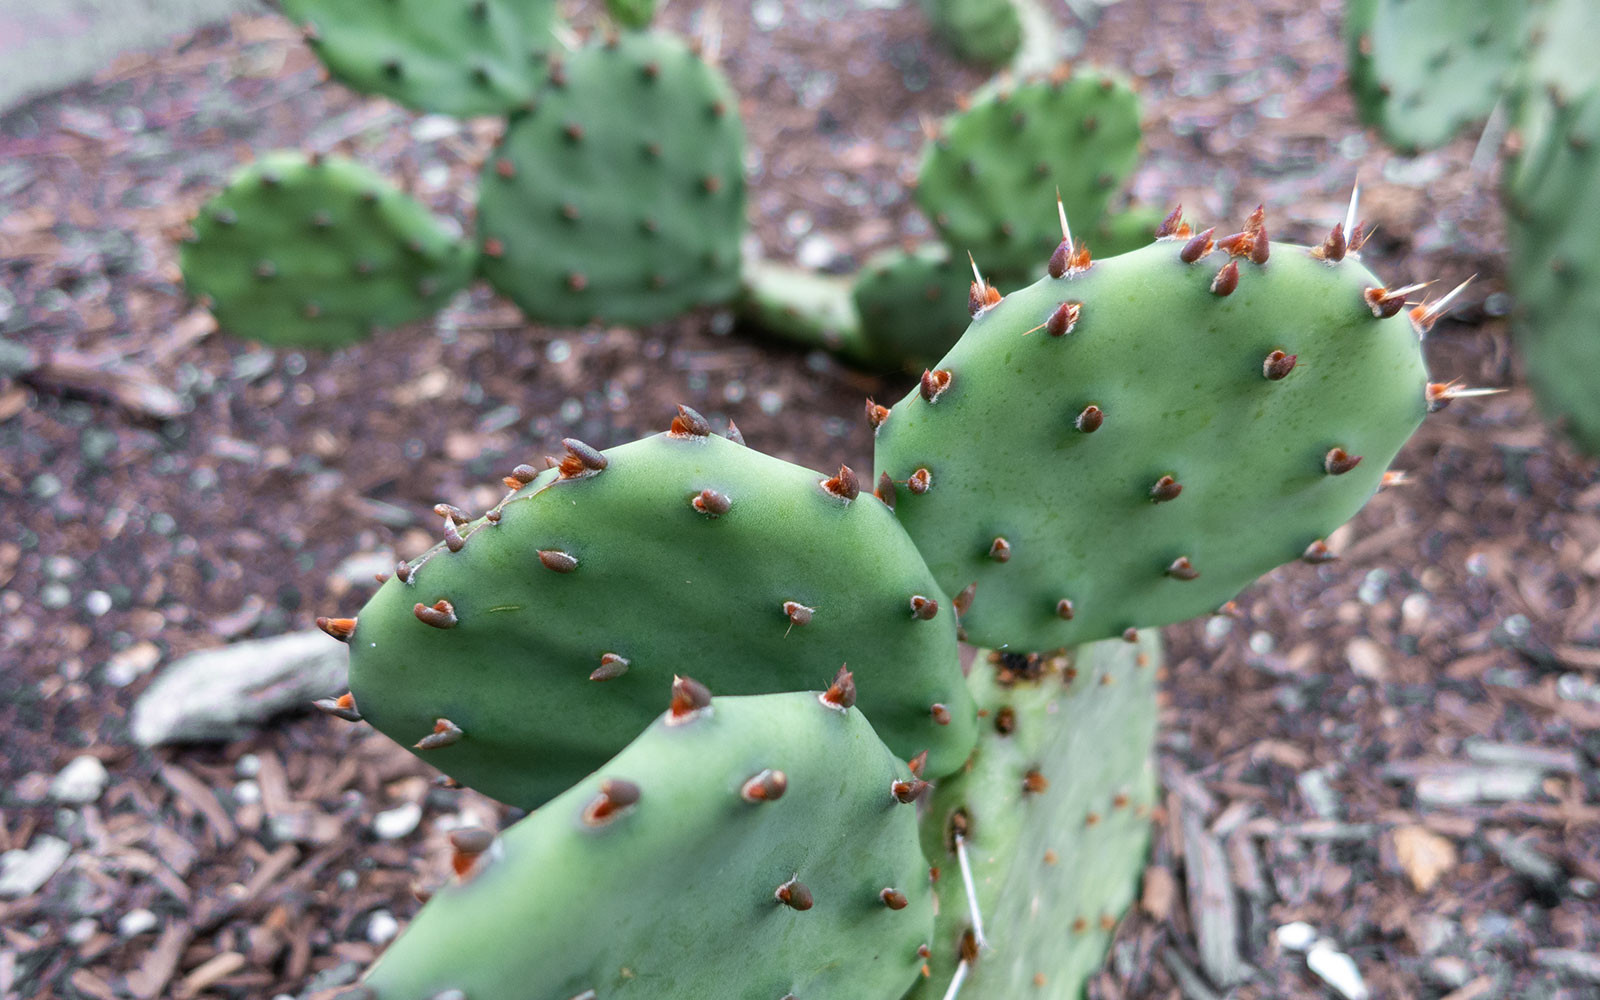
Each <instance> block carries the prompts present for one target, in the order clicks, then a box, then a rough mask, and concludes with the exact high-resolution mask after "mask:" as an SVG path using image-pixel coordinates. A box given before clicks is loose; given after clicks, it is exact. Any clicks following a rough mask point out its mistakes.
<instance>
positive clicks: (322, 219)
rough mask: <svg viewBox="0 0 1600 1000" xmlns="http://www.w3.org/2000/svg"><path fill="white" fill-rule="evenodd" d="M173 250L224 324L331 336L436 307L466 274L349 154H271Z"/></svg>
mask: <svg viewBox="0 0 1600 1000" xmlns="http://www.w3.org/2000/svg"><path fill="white" fill-rule="evenodd" d="M180 260H181V266H182V268H183V273H184V277H185V279H186V280H187V281H188V283H189V288H190V290H191V291H192V292H194V293H195V294H197V295H204V296H207V297H208V298H210V299H211V302H212V311H213V312H214V313H215V314H216V316H217V321H218V323H220V324H221V325H222V326H224V327H226V328H227V329H229V330H232V331H233V332H235V333H237V334H239V335H241V336H245V337H250V338H252V339H254V340H259V341H262V342H264V343H268V344H293V345H309V346H315V347H338V346H340V345H342V344H347V343H350V342H352V341H356V340H360V339H363V338H365V337H367V336H369V335H370V334H371V333H372V332H373V331H374V330H375V329H377V328H381V327H389V326H396V325H399V324H401V323H407V322H411V321H413V320H416V319H420V318H422V317H424V316H427V315H430V314H431V313H433V312H436V311H437V310H439V309H440V308H442V307H443V306H444V304H445V303H446V302H447V301H449V299H450V297H451V296H452V295H454V294H455V293H456V292H458V291H460V290H461V289H462V288H464V287H466V285H467V283H468V282H469V281H470V280H471V277H472V271H473V267H474V264H475V262H476V253H475V252H474V250H473V248H472V246H471V244H469V243H467V242H465V241H464V240H462V239H461V238H459V237H458V236H457V235H456V234H455V233H454V232H453V231H452V229H451V227H450V226H449V225H448V224H447V223H445V222H443V221H441V220H439V219H437V218H435V217H434V216H433V215H432V214H431V213H430V212H429V211H428V209H427V208H426V207H425V206H424V205H422V204H421V203H420V202H417V201H415V200H414V199H412V198H410V197H408V196H407V195H405V194H403V193H402V192H400V191H399V190H397V189H396V188H395V187H394V186H393V185H392V184H390V183H389V182H388V181H386V180H385V179H384V178H383V177H381V176H380V175H378V174H377V173H375V172H373V171H372V170H370V169H368V168H367V167H364V166H362V165H361V164H359V163H356V162H354V161H351V160H347V159H343V158H339V157H320V156H307V155H303V154H300V153H274V154H272V155H270V156H267V157H264V158H262V159H261V160H260V161H258V162H256V163H254V164H251V165H250V166H247V167H245V168H244V169H243V170H241V171H240V172H239V173H238V175H237V176H236V177H235V178H234V179H233V182H232V183H230V184H229V185H228V187H227V189H226V190H225V191H223V192H222V193H221V194H220V195H218V196H217V197H215V198H213V199H212V200H211V201H210V202H209V203H208V204H207V205H206V207H205V209H204V210H203V211H202V212H201V213H200V215H199V216H198V217H197V218H196V219H195V220H194V236H193V238H192V239H191V240H189V241H188V242H186V243H185V244H184V245H183V248H182V252H181V258H180Z"/></svg>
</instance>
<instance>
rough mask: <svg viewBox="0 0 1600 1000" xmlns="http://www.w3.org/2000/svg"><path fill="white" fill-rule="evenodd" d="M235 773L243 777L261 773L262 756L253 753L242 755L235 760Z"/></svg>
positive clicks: (251, 776)
mask: <svg viewBox="0 0 1600 1000" xmlns="http://www.w3.org/2000/svg"><path fill="white" fill-rule="evenodd" d="M233 773H234V774H237V775H238V776H239V777H241V778H254V777H255V776H256V775H258V774H260V773H261V758H260V757H257V756H256V755H255V754H253V753H247V754H242V755H240V757H239V759H238V760H236V761H234V762H233Z"/></svg>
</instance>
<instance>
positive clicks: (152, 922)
mask: <svg viewBox="0 0 1600 1000" xmlns="http://www.w3.org/2000/svg"><path fill="white" fill-rule="evenodd" d="M160 923H161V921H159V920H157V919H156V915H155V914H154V913H151V912H150V911H149V910H147V909H145V908H144V907H142V906H141V907H139V908H138V909H136V910H129V911H128V912H127V913H124V914H123V915H122V916H121V918H119V919H118V920H117V933H118V934H119V935H120V936H122V937H125V938H132V937H138V936H139V935H140V934H148V933H149V932H151V931H153V930H155V929H156V927H157V925H159V924H160Z"/></svg>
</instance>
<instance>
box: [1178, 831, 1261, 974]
mask: <svg viewBox="0 0 1600 1000" xmlns="http://www.w3.org/2000/svg"><path fill="white" fill-rule="evenodd" d="M1181 825H1182V829H1183V858H1184V869H1185V874H1186V878H1187V881H1188V883H1189V916H1190V919H1191V920H1192V921H1193V922H1194V932H1195V938H1196V941H1197V943H1198V944H1199V946H1200V966H1201V968H1203V969H1204V970H1205V973H1206V976H1207V977H1208V978H1209V979H1210V980H1211V981H1212V982H1213V983H1215V984H1217V985H1218V986H1222V987H1229V986H1233V985H1234V984H1236V983H1239V982H1241V981H1243V980H1244V978H1245V976H1246V975H1247V974H1248V972H1249V968H1248V966H1246V965H1245V964H1244V960H1243V959H1241V958H1240V957H1239V906H1238V901H1237V900H1236V899H1235V898H1234V890H1233V878H1232V876H1231V875H1230V874H1229V870H1228V856H1227V854H1226V852H1224V851H1223V849H1222V844H1221V843H1220V842H1218V841H1217V839H1216V838H1215V837H1212V836H1211V835H1210V834H1208V833H1207V832H1206V829H1205V825H1204V823H1203V822H1202V820H1201V817H1200V815H1199V813H1198V812H1196V811H1195V810H1194V809H1184V810H1183V816H1182V817H1181Z"/></svg>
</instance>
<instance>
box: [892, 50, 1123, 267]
mask: <svg viewBox="0 0 1600 1000" xmlns="http://www.w3.org/2000/svg"><path fill="white" fill-rule="evenodd" d="M1139 136H1140V130H1139V98H1138V95H1136V94H1135V93H1134V92H1133V90H1132V89H1131V88H1130V87H1129V86H1128V85H1127V84H1126V83H1124V82H1122V81H1121V80H1119V79H1117V78H1116V77H1113V76H1109V75H1106V74H1104V73H1099V72H1091V71H1087V70H1085V71H1080V72H1077V73H1073V74H1071V75H1067V74H1065V73H1057V74H1056V75H1054V76H1051V77H1049V78H1043V79H1035V80H1030V81H1028V82H1026V83H1023V84H1021V85H1017V86H1012V85H1010V84H1000V85H997V86H992V87H990V88H988V89H987V90H985V91H984V92H982V93H980V94H979V95H978V96H977V97H975V98H974V99H973V101H972V105H971V106H970V107H969V108H967V109H966V110H965V111H961V112H958V113H956V114H954V115H951V116H950V117H949V118H948V119H947V120H946V121H945V123H944V124H942V125H941V126H940V131H939V135H938V136H936V137H935V138H933V139H932V140H930V141H929V142H928V144H927V147H926V149H925V150H924V152H923V156H922V167H921V170H920V171H919V172H918V174H917V191H916V196H917V204H918V206H920V207H921V208H922V210H923V211H924V212H926V213H927V215H928V217H929V218H930V219H932V220H933V224H934V226H935V227H937V228H938V230H939V235H940V236H942V237H943V238H944V241H945V242H946V243H948V244H949V245H950V247H951V249H952V250H954V251H955V257H956V259H957V260H965V259H966V256H967V254H969V253H970V254H972V256H974V257H976V258H977V261H978V263H979V264H981V265H983V267H984V268H985V269H986V270H988V271H992V272H994V273H996V274H1004V275H1011V274H1029V273H1035V272H1036V271H1037V269H1038V267H1039V265H1040V264H1042V263H1043V262H1044V259H1045V258H1046V257H1047V256H1049V254H1050V249H1051V248H1052V247H1054V246H1055V245H1056V240H1057V238H1058V237H1057V235H1056V220H1055V216H1053V215H1051V214H1050V213H1049V208H1050V206H1051V205H1052V203H1054V201H1055V200H1056V198H1057V197H1058V196H1059V197H1060V199H1061V200H1062V202H1063V203H1064V205H1065V206H1066V211H1067V215H1068V216H1070V217H1071V218H1072V219H1073V220H1074V221H1075V222H1076V223H1078V224H1079V225H1081V226H1083V227H1086V228H1087V229H1090V230H1092V229H1094V228H1095V227H1096V226H1098V224H1099V221H1100V218H1101V216H1102V215H1104V214H1105V212H1106V209H1107V207H1108V206H1109V205H1110V204H1111V202H1112V199H1113V198H1114V197H1115V196H1116V195H1117V192H1118V189H1119V188H1120V187H1121V186H1122V181H1123V179H1124V178H1126V177H1127V176H1128V174H1130V173H1132V171H1133V168H1134V166H1135V165H1136V164H1137V162H1138V159H1139ZM1096 249H1099V248H1096Z"/></svg>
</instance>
